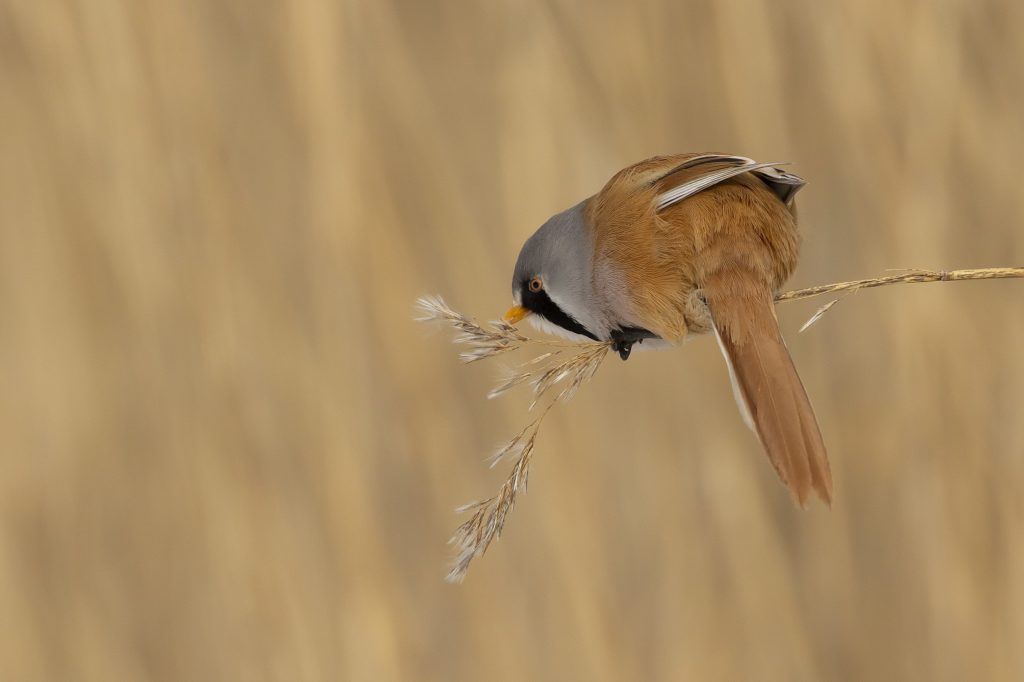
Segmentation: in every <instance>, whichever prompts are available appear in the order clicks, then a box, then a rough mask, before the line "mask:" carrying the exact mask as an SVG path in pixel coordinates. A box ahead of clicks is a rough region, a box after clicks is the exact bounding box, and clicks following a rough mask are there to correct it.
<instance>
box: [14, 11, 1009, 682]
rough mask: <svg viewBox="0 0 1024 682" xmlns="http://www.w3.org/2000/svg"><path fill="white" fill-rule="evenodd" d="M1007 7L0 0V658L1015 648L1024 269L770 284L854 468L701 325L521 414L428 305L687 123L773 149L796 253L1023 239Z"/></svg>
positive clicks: (982, 260) (364, 669)
mask: <svg viewBox="0 0 1024 682" xmlns="http://www.w3.org/2000/svg"><path fill="white" fill-rule="evenodd" d="M1022 32H1024V5H1022V4H1020V3H1015V2H1010V1H1009V0H1007V1H1004V2H990V1H985V2H979V1H976V0H949V1H945V2H939V3H924V2H910V1H904V2H900V1H892V0H890V1H886V2H880V1H878V0H865V1H862V2H857V3H830V2H818V1H815V0H801V1H792V2H753V1H749V2H744V1H738V0H737V1H732V0H722V1H718V2H707V1H705V2H673V1H671V0H659V1H655V0H650V1H645V2H639V3H621V2H604V1H601V2H587V3H583V2H577V3H572V2H566V1H562V0H551V1H549V2H541V3H535V2H518V1H511V0H497V1H495V2H488V3H469V2H457V1H453V0H449V1H446V2H411V1H407V2H392V1H390V0H376V1H364V2H347V1H346V0H340V2H339V1H335V2H329V1H326V0H290V1H288V2H279V3H270V2H250V1H247V0H216V1H210V0H182V1H180V2H156V1H149V2H138V1H133V0H90V1H89V2H70V1H61V0H47V1H46V2H39V1H33V0H0V54H2V61H0V82H2V97H0V225H2V232H0V311H2V322H0V370H2V375H0V376H2V379H3V381H2V387H0V452H2V471H3V474H2V475H0V610H2V613H3V618H0V670H2V673H0V677H2V678H3V679H5V680H33V679H48V680H143V679H154V680H260V679H267V680H270V679H274V680H485V679H487V680H490V679H495V680H659V679H666V680H667V679H694V680H719V679H720V680H739V679H758V680H896V679H899V680H911V679H921V680H965V679H971V680H981V679H986V680H988V679H991V680H1020V679H1024V543H1022V540H1024V418H1022V397H1021V396H1022V387H1024V315H1022V314H1021V313H1022V310H1024V306H1022V305H1021V301H1022V299H1024V284H1022V283H1020V282H1018V281H1012V280H1008V281H996V282H978V283H956V284H929V285H915V286H903V287H893V288H888V289H880V290H873V291H870V292H862V293H859V294H857V295H855V296H851V297H848V298H846V299H845V300H844V302H843V303H841V304H840V305H839V306H838V307H837V308H835V309H834V310H833V311H832V312H830V313H829V315H828V316H827V317H826V318H825V319H823V320H822V321H821V322H820V323H819V324H818V325H816V326H815V327H814V328H812V329H811V330H809V331H808V332H806V333H804V334H801V335H797V333H796V331H797V329H798V328H799V326H800V324H801V323H802V322H803V321H804V320H805V319H806V318H807V316H809V315H810V314H811V313H812V312H813V311H814V310H815V309H816V308H817V307H818V305H820V304H821V303H823V302H824V300H820V299H819V300H814V301H810V302H800V303H795V304H787V305H786V306H781V307H780V318H781V321H782V325H783V329H784V332H785V333H786V334H787V336H788V339H789V344H790V349H791V352H792V354H793V356H794V358H795V361H796V364H797V366H798V367H799V368H800V371H801V374H802V376H803V378H804V382H805V384H806V386H807V389H808V392H809V393H810V395H811V397H812V399H813V400H814V402H815V405H816V408H817V411H818V415H819V419H820V421H821V426H822V430H823V432H824V434H825V439H826V442H827V443H828V445H829V448H830V453H831V457H832V463H833V471H834V473H835V479H836V503H835V506H834V508H833V509H832V510H831V511H829V510H827V509H825V508H824V507H822V506H821V505H817V506H814V507H812V508H811V509H810V510H809V511H807V512H800V511H799V510H797V509H795V508H794V506H793V505H792V503H791V502H790V499H789V496H788V494H787V492H786V490H785V489H784V488H783V486H782V485H781V484H780V483H779V482H778V481H777V480H776V477H775V475H774V473H773V472H772V470H771V468H770V466H769V465H768V462H767V459H766V458H765V456H764V455H763V454H762V453H761V450H760V447H759V446H758V444H757V442H756V438H755V437H754V436H753V434H751V433H750V432H748V431H747V430H746V429H745V428H744V426H743V424H742V422H741V420H740V418H739V416H738V413H737V410H736V408H735V406H734V404H733V400H732V396H731V393H730V388H729V385H728V381H727V378H726V370H725V367H724V365H723V363H722V361H721V359H720V357H719V353H718V349H717V348H716V347H715V343H714V341H713V340H712V339H710V338H707V337H704V338H701V339H698V340H695V341H694V342H692V343H690V344H687V345H686V346H685V347H684V348H680V349H676V350H674V351H671V352H663V353H641V354H634V356H633V357H632V358H631V359H630V360H629V362H627V363H622V362H619V361H618V360H617V359H610V360H609V361H608V362H606V364H605V366H604V367H603V368H602V369H601V371H600V372H599V373H598V375H597V377H596V379H595V381H594V382H593V383H592V384H590V385H588V386H587V387H586V388H585V389H584V390H583V391H581V393H580V395H579V396H578V397H577V398H576V399H575V400H574V401H573V403H571V404H570V405H567V406H565V407H563V408H559V409H556V410H555V411H554V412H552V414H551V415H550V416H549V418H548V421H547V422H546V424H545V427H544V431H543V432H542V434H541V438H540V442H539V446H538V452H537V456H536V460H535V463H534V468H533V476H532V484H533V485H532V486H531V488H530V491H529V494H528V495H527V496H526V497H524V498H522V499H521V501H520V504H519V506H518V507H517V508H516V510H515V512H514V514H513V515H512V516H511V517H510V519H509V523H508V526H507V527H506V533H505V535H504V537H502V539H501V541H500V542H499V543H497V544H496V545H494V546H492V548H491V550H490V551H489V552H488V554H487V555H486V556H485V557H484V558H483V559H480V560H478V561H477V562H475V563H474V565H473V567H472V569H471V571H470V575H469V577H468V579H467V581H466V582H465V583H464V584H462V585H459V586H452V585H448V584H446V583H444V582H443V580H442V578H443V576H444V574H445V571H446V563H447V562H448V561H449V560H450V558H451V556H452V553H451V548H450V547H447V546H446V544H445V542H446V540H447V538H448V537H449V535H450V532H451V531H452V529H453V528H454V526H455V525H456V524H457V522H458V518H457V517H456V516H455V515H454V514H453V513H452V509H453V508H454V507H455V506H457V505H458V504H461V503H463V502H466V501H469V500H472V499H478V498H481V497H484V496H486V495H490V494H492V493H493V492H494V491H495V490H496V489H497V487H498V485H499V484H500V482H501V481H502V480H503V477H504V474H505V470H504V469H497V470H493V471H491V470H488V469H487V467H486V466H485V463H484V461H483V460H484V456H485V455H486V454H487V453H488V452H490V451H491V450H492V448H493V447H494V446H495V445H497V444H499V443H500V442H502V440H504V439H506V438H508V437H509V436H511V435H512V434H514V433H515V432H516V431H518V430H519V428H521V427H522V426H523V425H524V424H525V423H526V420H527V418H528V417H527V414H526V412H525V408H526V405H527V403H528V397H527V396H526V395H525V394H524V393H521V392H520V393H513V394H510V395H509V396H506V397H503V398H502V399H501V400H497V401H493V402H488V401H487V400H485V399H484V395H485V394H486V392H487V390H488V389H489V388H490V387H491V386H492V384H493V382H494V380H495V378H496V377H497V376H498V374H499V369H498V367H497V365H498V364H500V363H491V364H492V366H487V364H488V363H484V364H481V365H473V366H469V367H464V366H461V365H460V364H459V363H458V361H457V359H456V349H455V348H454V347H452V346H451V345H450V344H449V337H450V335H449V334H448V332H446V331H443V330H434V331H431V330H429V329H427V328H425V327H423V326H422V325H418V324H417V323H415V322H414V321H413V320H412V317H413V314H414V313H413V307H412V304H413V301H414V299H415V298H416V297H417V296H419V295H421V294H424V293H440V294H443V295H445V296H446V298H447V299H448V301H449V302H450V303H451V304H453V305H454V306H455V307H457V308H458V309H460V310H463V311H466V312H468V313H471V314H473V315H476V316H478V317H479V318H482V319H490V318H493V317H496V316H497V315H499V314H500V313H501V311H503V310H504V309H505V308H506V307H507V304H508V302H509V300H510V296H511V292H510V280H511V272H512V266H513V264H514V261H515V257H516V254H517V252H518V249H519V246H520V245H521V243H522V242H523V240H524V239H525V238H526V237H527V236H528V235H529V234H530V233H531V232H532V231H533V230H534V229H535V228H536V227H537V226H538V225H540V224H541V223H542V222H543V221H544V220H545V219H546V218H547V217H548V216H549V215H551V214H552V213H555V212H557V211H560V210H561V209H563V208H565V207H567V206H569V205H571V204H573V203H575V202H577V201H578V200H579V199H581V198H583V197H585V196H587V195H589V194H591V193H593V192H595V191H597V190H598V189H599V188H600V187H601V185H602V184H603V183H604V182H605V180H606V179H607V178H608V177H609V176H610V175H611V174H612V173H613V172H614V171H616V170H617V169H619V168H620V167H622V166H625V165H627V164H629V163H632V162H634V161H637V160H639V159H642V158H645V157H648V156H651V155H654V154H658V153H667V152H680V151H721V152H732V153H738V154H743V155H746V156H750V157H753V158H757V159H760V160H780V161H793V162H795V163H794V165H793V166H792V167H791V168H792V170H793V171H794V172H796V173H799V174H800V175H802V176H803V177H805V178H807V179H808V180H809V182H810V184H809V186H808V187H807V189H805V190H804V191H803V192H802V193H801V195H800V196H801V221H802V226H803V230H804V235H805V239H804V247H803V255H802V262H801V266H800V268H799V269H798V271H797V273H796V275H795V277H794V278H793V280H792V281H791V282H790V284H791V285H793V286H794V287H795V286H804V285H810V284H817V283H824V282H830V281H836V280H841V279H851V278H857V277H863V276H872V275H876V274H880V273H883V272H884V271H885V270H886V269H887V268H906V267H934V268H953V267H982V266H994V265H1021V264H1022V263H1024V192H1022V191H1021V189H1020V177H1021V172H1020V163H1021V159H1022V158H1024V114H1022V112H1024V40H1021V36H1022V34H1024V33H1022Z"/></svg>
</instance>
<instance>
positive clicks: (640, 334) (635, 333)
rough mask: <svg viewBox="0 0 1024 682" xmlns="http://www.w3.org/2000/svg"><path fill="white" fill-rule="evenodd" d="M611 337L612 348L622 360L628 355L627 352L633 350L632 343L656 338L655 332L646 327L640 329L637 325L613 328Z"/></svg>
mask: <svg viewBox="0 0 1024 682" xmlns="http://www.w3.org/2000/svg"><path fill="white" fill-rule="evenodd" d="M611 337H612V350H613V351H615V352H616V353H618V354H619V357H620V358H622V359H623V360H625V359H627V358H628V357H629V352H630V351H631V350H633V344H634V343H643V342H644V339H656V338H658V337H657V336H656V335H655V334H653V333H651V332H649V331H647V330H646V329H640V328H639V327H627V328H625V329H613V330H612V332H611Z"/></svg>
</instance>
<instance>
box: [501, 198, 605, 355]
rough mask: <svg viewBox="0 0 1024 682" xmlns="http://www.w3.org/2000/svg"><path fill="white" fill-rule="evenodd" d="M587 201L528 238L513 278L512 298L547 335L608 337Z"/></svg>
mask: <svg viewBox="0 0 1024 682" xmlns="http://www.w3.org/2000/svg"><path fill="white" fill-rule="evenodd" d="M586 203H587V202H586V201H583V202H580V203H579V204H577V205H576V206H573V207H572V208H570V209H568V210H566V211H562V212H561V213H559V214H557V215H554V216H552V217H551V218H550V219H549V220H548V221H547V222H546V223H544V224H543V225H542V226H541V227H540V229H538V230H537V231H536V232H535V233H534V234H533V236H532V237H530V238H529V239H528V240H526V243H525V244H524V245H523V248H522V250H521V251H520V252H519V259H518V260H517V261H516V269H515V274H514V275H513V276H512V299H513V301H514V302H515V303H516V305H518V306H522V307H523V308H525V309H526V311H529V313H531V314H530V319H531V320H532V321H533V322H534V323H535V324H536V325H537V326H539V327H540V328H541V329H543V330H544V331H552V332H555V333H562V334H563V335H564V334H565V333H566V332H568V334H570V335H572V334H575V335H579V336H584V337H587V338H590V339H593V340H598V339H601V338H602V337H605V338H606V335H607V325H606V324H604V321H603V316H602V314H601V310H600V307H599V305H598V301H597V300H596V297H595V295H594V284H593V257H594V243H593V235H592V234H591V230H590V227H589V225H587V222H586V216H585V212H584V207H585V205H586Z"/></svg>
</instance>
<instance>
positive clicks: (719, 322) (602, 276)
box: [504, 153, 832, 508]
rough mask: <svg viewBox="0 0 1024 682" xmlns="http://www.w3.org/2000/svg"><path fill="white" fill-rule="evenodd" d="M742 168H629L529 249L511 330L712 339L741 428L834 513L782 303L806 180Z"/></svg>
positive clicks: (620, 348)
mask: <svg viewBox="0 0 1024 682" xmlns="http://www.w3.org/2000/svg"><path fill="white" fill-rule="evenodd" d="M781 165H785V164H782V163H777V162H773V163H758V162H755V161H753V160H751V159H749V158H746V157H743V156H735V155H729V154H712V153H689V154H673V155H664V156H656V157H653V158H650V159H646V160H644V161H640V162H638V163H635V164H633V165H631V166H628V167H626V168H624V169H622V170H621V171H619V172H618V173H616V174H615V175H613V176H612V178H611V179H610V180H609V181H608V182H607V184H605V186H604V187H603V188H602V189H601V191H599V192H598V193H597V194H595V195H593V196H591V197H589V198H587V199H585V200H583V201H581V202H579V203H578V204H576V205H575V206H573V207H572V208H569V209H567V210H565V211H562V212H561V213H558V214H556V215H554V216H552V217H551V218H550V219H549V220H547V221H546V222H545V223H544V224H543V225H542V226H541V227H540V228H539V229H538V230H537V231H536V232H535V233H534V234H533V235H532V236H531V237H530V238H529V239H527V241H526V242H525V243H524V245H523V247H522V249H521V251H520V252H519V257H518V259H517V261H516V265H515V269H514V273H513V278H512V303H513V305H512V307H511V308H510V309H509V310H508V312H506V313H505V315H504V320H505V321H506V322H507V323H508V324H510V325H516V324H518V323H519V322H520V321H521V320H524V319H526V318H528V319H529V321H531V322H532V323H533V324H534V325H535V326H536V327H538V328H539V329H541V330H543V331H545V332H550V333H555V334H559V335H561V336H566V337H568V338H571V339H576V340H587V339H589V340H592V341H603V342H608V343H610V345H611V348H612V350H614V351H615V352H617V353H618V354H619V356H620V357H621V358H622V359H623V360H626V359H627V358H629V356H630V352H631V350H632V349H633V347H634V345H636V344H643V343H644V342H645V341H647V345H648V346H652V345H654V346H658V347H666V346H669V347H670V346H674V345H678V344H679V343H681V342H682V341H684V340H685V339H687V338H689V337H690V336H691V335H698V334H704V333H713V334H714V335H715V337H716V338H717V340H718V344H719V347H720V348H721V350H722V354H723V355H724V357H725V361H726V365H727V367H728V372H729V377H730V381H731V383H732V388H733V394H734V397H735V400H736V403H737V405H738V407H739V410H740V414H741V416H742V418H743V421H744V422H745V423H746V424H747V426H749V427H750V428H751V429H752V430H753V431H754V432H755V433H756V434H757V436H758V439H759V440H760V442H761V445H762V446H763V448H764V450H765V452H766V453H767V455H768V459H769V461H770V462H771V464H772V466H773V468H774V469H775V472H776V473H777V474H778V476H779V478H780V479H781V480H782V482H783V484H785V485H786V486H787V487H788V488H789V490H790V492H791V494H792V496H793V498H794V500H795V502H796V503H797V504H798V505H799V506H800V507H801V508H806V507H807V502H808V498H809V497H810V495H811V492H812V491H813V492H814V494H816V495H817V497H818V498H820V499H821V500H822V501H823V502H824V503H825V504H827V505H831V501H832V474H831V470H830V467H829V461H828V455H827V453H826V451H825V444H824V441H823V439H822V436H821V431H820V429H819V427H818V422H817V419H816V417H815V415H814V410H813V408H812V407H811V403H810V400H809V398H808V396H807V392H806V390H805V389H804V386H803V383H802V382H801V381H800V376H799V375H798V374H797V371H796V367H795V366H794V364H793V360H792V358H791V357H790V354H789V351H788V350H787V348H786V343H785V341H784V340H783V338H782V333H781V331H780V329H779V323H778V319H777V317H776V315H775V306H774V294H775V293H776V292H777V291H778V290H779V288H780V287H781V286H782V284H783V283H784V282H785V281H786V280H787V279H788V278H789V276H790V275H791V274H792V272H793V270H794V269H795V268H796V264H797V259H798V256H799V247H800V233H799V231H798V229H797V211H796V204H795V196H796V194H797V192H799V191H800V189H801V188H802V187H803V186H804V185H805V184H806V182H805V181H804V180H803V179H802V178H800V177H799V176H797V175H794V174H792V173H789V172H787V171H785V170H782V169H780V168H779V166H781Z"/></svg>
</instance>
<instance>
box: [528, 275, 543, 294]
mask: <svg viewBox="0 0 1024 682" xmlns="http://www.w3.org/2000/svg"><path fill="white" fill-rule="evenodd" d="M543 288H544V283H543V282H541V281H540V277H534V278H533V279H531V280H530V291H532V292H533V293H535V294H536V293H537V292H539V291H540V290H541V289H543Z"/></svg>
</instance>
